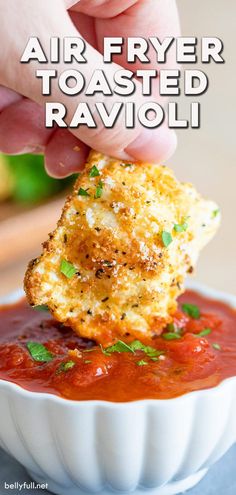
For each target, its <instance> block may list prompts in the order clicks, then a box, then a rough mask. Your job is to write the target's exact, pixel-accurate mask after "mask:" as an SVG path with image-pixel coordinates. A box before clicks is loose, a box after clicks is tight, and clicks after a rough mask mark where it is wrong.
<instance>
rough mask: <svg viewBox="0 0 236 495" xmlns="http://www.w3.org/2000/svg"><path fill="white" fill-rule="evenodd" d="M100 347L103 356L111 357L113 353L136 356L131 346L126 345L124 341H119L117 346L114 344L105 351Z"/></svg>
mask: <svg viewBox="0 0 236 495" xmlns="http://www.w3.org/2000/svg"><path fill="white" fill-rule="evenodd" d="M100 347H101V350H102V352H103V354H105V355H106V356H110V355H111V354H112V352H132V353H133V354H134V351H133V349H132V348H131V346H129V345H128V344H126V343H125V342H123V341H122V340H118V341H117V342H116V343H115V344H113V345H111V346H109V347H106V348H105V349H104V348H103V347H102V346H100Z"/></svg>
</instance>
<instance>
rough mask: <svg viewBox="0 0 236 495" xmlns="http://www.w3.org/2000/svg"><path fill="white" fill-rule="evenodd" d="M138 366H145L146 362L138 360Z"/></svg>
mask: <svg viewBox="0 0 236 495" xmlns="http://www.w3.org/2000/svg"><path fill="white" fill-rule="evenodd" d="M136 364H137V365H138V366H145V365H146V364H148V362H147V361H144V359H140V361H137V363H136Z"/></svg>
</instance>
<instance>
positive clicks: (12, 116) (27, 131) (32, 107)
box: [0, 99, 53, 155]
mask: <svg viewBox="0 0 236 495" xmlns="http://www.w3.org/2000/svg"><path fill="white" fill-rule="evenodd" d="M52 132H53V129H46V128H45V126H44V110H43V108H42V107H41V106H40V105H38V104H37V103H34V102H33V101H30V100H27V99H21V100H20V101H17V102H15V103H13V104H12V105H10V106H8V107H6V108H5V109H4V110H3V111H2V112H1V114H0V150H1V151H2V152H3V153H9V154H13V155H16V154H19V153H31V152H35V151H36V150H37V151H38V152H39V151H43V149H44V147H45V145H46V144H47V142H48V140H49V137H50V135H51V134H52Z"/></svg>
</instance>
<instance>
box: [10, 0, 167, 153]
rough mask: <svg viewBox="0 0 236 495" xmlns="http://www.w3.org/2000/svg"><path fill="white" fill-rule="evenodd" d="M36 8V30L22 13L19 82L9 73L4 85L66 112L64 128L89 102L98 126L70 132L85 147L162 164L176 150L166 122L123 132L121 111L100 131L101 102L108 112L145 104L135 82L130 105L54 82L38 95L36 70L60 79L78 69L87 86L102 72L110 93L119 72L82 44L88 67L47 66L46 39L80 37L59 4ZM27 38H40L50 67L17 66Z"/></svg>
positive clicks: (40, 64)
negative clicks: (76, 92)
mask: <svg viewBox="0 0 236 495" xmlns="http://www.w3.org/2000/svg"><path fill="white" fill-rule="evenodd" d="M11 2H12V0H10V3H11ZM23 3H24V5H25V7H27V6H28V8H29V9H30V7H29V0H24V2H23ZM36 3H37V9H38V16H37V21H38V22H37V25H33V26H32V19H31V18H30V20H29V12H28V11H27V8H26V11H25V20H26V22H25V25H24V30H23V33H22V35H21V39H20V43H19V40H18V52H19V51H20V56H19V58H18V62H17V67H16V74H17V78H15V76H14V74H13V71H11V74H10V77H9V76H8V81H7V85H8V86H9V87H11V88H12V89H14V90H16V91H18V92H20V93H21V94H24V95H25V96H27V97H29V98H31V99H32V100H34V101H36V102H37V103H40V104H45V103H46V102H58V103H62V104H63V105H65V107H66V108H67V117H66V121H67V123H69V122H70V121H71V118H72V117H73V115H74V113H75V111H76V108H77V106H78V104H79V103H81V102H83V103H87V104H88V106H89V108H90V109H91V112H92V114H93V115H94V117H95V119H96V124H97V127H96V128H88V127H87V126H85V125H83V126H80V127H78V128H73V129H72V128H71V129H69V130H70V131H71V132H72V133H73V134H74V135H75V136H76V137H77V138H78V139H80V140H81V141H83V142H84V143H86V144H87V145H88V146H90V147H92V148H94V149H96V150H99V151H101V152H102V153H104V154H108V155H113V156H116V157H117V158H120V159H123V160H124V159H126V160H129V159H136V160H144V161H145V160H147V161H153V162H160V161H162V160H165V159H167V158H168V157H169V156H170V155H171V154H172V153H173V151H174V149H175V146H176V137H175V133H174V132H173V131H172V130H170V129H168V127H167V126H166V125H165V123H164V124H163V125H162V126H160V127H158V128H156V129H146V128H144V127H142V126H141V124H139V123H138V122H136V126H135V127H134V128H129V129H127V128H126V127H125V118H124V113H123V112H121V114H120V116H119V118H118V119H117V121H116V124H115V126H114V127H113V128H109V129H108V128H105V127H104V126H103V123H102V121H101V120H100V118H98V115H97V112H96V106H95V105H96V103H98V102H102V103H104V105H105V106H106V108H107V110H108V112H109V111H110V110H111V108H112V106H113V105H114V103H116V102H117V101H119V102H121V103H126V102H127V101H129V102H133V103H134V104H135V107H136V109H138V108H139V107H140V106H141V105H142V104H143V103H145V102H146V99H145V97H144V96H143V95H142V92H141V84H140V83H139V82H136V91H135V93H134V94H133V95H131V96H129V97H128V100H127V97H126V98H125V97H123V96H117V95H115V94H113V95H111V96H104V95H103V94H101V93H98V94H96V95H93V96H86V95H85V94H84V93H82V94H79V95H74V96H68V95H65V94H64V93H62V92H61V90H60V88H59V86H58V82H57V80H56V79H54V80H53V82H52V91H51V95H50V96H42V94H41V81H40V80H39V79H38V78H36V77H35V71H36V70H37V69H42V68H45V69H56V70H57V73H58V77H60V74H61V73H62V72H64V71H65V70H68V69H71V68H73V69H77V70H79V71H81V72H82V73H83V76H84V78H85V80H86V82H89V81H90V79H91V77H92V75H93V72H94V71H95V70H103V71H104V73H105V75H106V78H107V80H108V82H109V84H110V86H111V88H112V89H113V88H114V86H115V83H114V74H115V72H116V71H117V70H120V69H121V68H122V67H120V66H119V65H117V64H115V63H113V64H104V62H103V58H102V55H101V54H100V53H99V52H98V51H96V50H95V49H94V48H93V47H92V46H91V45H89V44H86V52H85V57H86V60H87V63H84V64H81V65H78V63H75V62H73V63H72V64H70V65H68V64H66V63H64V62H63V60H61V61H60V62H59V63H58V64H51V63H50V56H49V47H50V38H51V37H52V36H57V37H59V38H60V39H61V40H62V39H63V38H64V37H71V36H72V37H78V36H80V34H79V33H78V31H77V30H76V29H75V26H74V25H73V23H72V22H71V20H70V17H69V15H68V14H67V12H66V10H65V8H64V5H63V3H61V2H58V1H57V2H56V4H55V1H54V0H53V1H52V2H50V3H49V4H50V7H49V8H48V7H47V11H45V8H42V7H41V5H40V3H39V2H38V1H37V2H36ZM27 4H28V5H27ZM53 4H54V7H55V6H57V9H56V12H57V15H56V16H55V10H54V9H53ZM53 11H54V14H53ZM31 14H32V12H31ZM34 17H35V6H34ZM26 32H27V34H26ZM30 36H37V37H38V38H39V40H40V42H41V45H42V47H43V49H44V51H45V53H46V54H47V57H48V60H49V63H47V64H42V63H38V62H37V61H31V62H30V63H29V64H20V57H21V55H22V53H23V50H24V47H25V44H26V40H27V38H28V37H30ZM20 47H21V50H20ZM3 84H4V83H3ZM5 85H6V83H5Z"/></svg>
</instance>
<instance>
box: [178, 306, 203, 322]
mask: <svg viewBox="0 0 236 495" xmlns="http://www.w3.org/2000/svg"><path fill="white" fill-rule="evenodd" d="M182 310H183V312H184V313H186V315H188V316H190V317H191V318H194V320H198V318H200V309H199V307H198V306H196V305H195V304H190V303H184V304H182Z"/></svg>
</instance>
